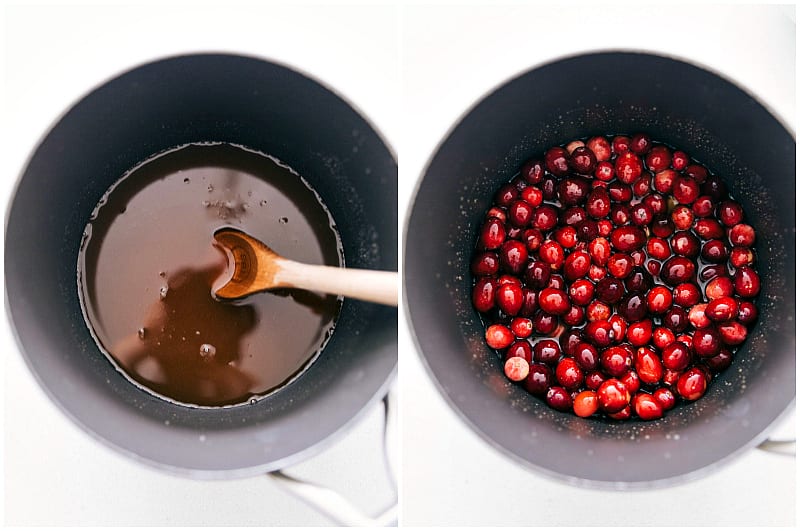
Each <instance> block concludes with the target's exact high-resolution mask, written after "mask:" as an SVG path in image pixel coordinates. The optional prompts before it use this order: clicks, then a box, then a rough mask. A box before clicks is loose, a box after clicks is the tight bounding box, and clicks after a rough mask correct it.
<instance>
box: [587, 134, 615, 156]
mask: <svg viewBox="0 0 800 531" xmlns="http://www.w3.org/2000/svg"><path fill="white" fill-rule="evenodd" d="M586 147H587V148H589V149H590V150H591V151H592V153H594V156H595V159H596V160H597V161H599V162H603V161H606V160H608V159H610V158H611V144H609V143H608V140H606V139H605V138H604V137H602V136H594V137H592V138H590V139H589V140H587V141H586Z"/></svg>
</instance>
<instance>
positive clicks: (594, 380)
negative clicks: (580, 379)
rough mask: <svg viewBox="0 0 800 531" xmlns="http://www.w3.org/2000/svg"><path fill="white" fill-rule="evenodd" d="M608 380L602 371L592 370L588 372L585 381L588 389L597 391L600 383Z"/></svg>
mask: <svg viewBox="0 0 800 531" xmlns="http://www.w3.org/2000/svg"><path fill="white" fill-rule="evenodd" d="M605 381H606V377H605V375H603V373H602V372H600V371H596V370H595V371H590V372H588V373H587V374H586V378H585V379H584V383H585V385H586V387H587V388H588V389H591V390H592V391H597V389H598V388H599V387H600V384H602V383H603V382H605Z"/></svg>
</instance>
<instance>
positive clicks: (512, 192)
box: [494, 183, 519, 207]
mask: <svg viewBox="0 0 800 531" xmlns="http://www.w3.org/2000/svg"><path fill="white" fill-rule="evenodd" d="M517 197H519V190H517V187H516V186H514V185H513V184H510V183H509V184H504V185H503V186H501V187H500V189H499V190H497V193H496V194H495V196H494V202H495V203H497V205H499V206H501V207H508V206H510V205H511V203H512V202H513V201H514V200H515V199H516V198H517Z"/></svg>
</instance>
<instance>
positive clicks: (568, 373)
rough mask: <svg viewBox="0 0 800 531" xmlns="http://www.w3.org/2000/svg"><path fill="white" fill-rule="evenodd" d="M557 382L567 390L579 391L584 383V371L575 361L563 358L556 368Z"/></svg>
mask: <svg viewBox="0 0 800 531" xmlns="http://www.w3.org/2000/svg"><path fill="white" fill-rule="evenodd" d="M556 380H557V381H558V383H559V384H561V385H562V386H563V387H565V388H566V389H569V390H573V389H577V388H578V387H579V386H580V385H581V384H582V383H583V371H582V370H581V368H580V367H579V366H578V364H577V362H576V361H575V360H574V359H572V358H562V359H561V361H559V362H558V365H557V366H556Z"/></svg>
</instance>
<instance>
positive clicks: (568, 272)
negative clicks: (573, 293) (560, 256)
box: [564, 251, 592, 281]
mask: <svg viewBox="0 0 800 531" xmlns="http://www.w3.org/2000/svg"><path fill="white" fill-rule="evenodd" d="M590 265H592V257H591V256H589V253H587V252H586V251H575V252H573V253H570V255H569V256H567V259H566V260H565V261H564V277H566V279H567V280H569V281H573V280H577V279H579V278H581V277H585V276H586V274H587V273H588V272H589V266H590Z"/></svg>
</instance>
